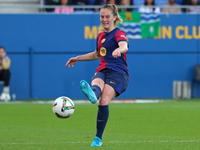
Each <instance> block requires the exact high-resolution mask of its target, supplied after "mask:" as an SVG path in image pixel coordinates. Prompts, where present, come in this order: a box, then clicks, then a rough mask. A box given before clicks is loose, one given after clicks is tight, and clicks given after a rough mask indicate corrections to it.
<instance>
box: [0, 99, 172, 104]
mask: <svg viewBox="0 0 200 150" xmlns="http://www.w3.org/2000/svg"><path fill="white" fill-rule="evenodd" d="M53 102H54V100H48V101H43V100H37V101H23V100H22V101H9V102H4V101H0V104H21V103H34V104H53ZM162 102H165V101H164V100H162V99H161V100H160V99H151V100H148V99H147V100H145V99H120V100H111V102H110V103H162ZM171 102H175V100H172V101H171ZM74 103H75V104H82V103H90V101H89V100H74Z"/></svg>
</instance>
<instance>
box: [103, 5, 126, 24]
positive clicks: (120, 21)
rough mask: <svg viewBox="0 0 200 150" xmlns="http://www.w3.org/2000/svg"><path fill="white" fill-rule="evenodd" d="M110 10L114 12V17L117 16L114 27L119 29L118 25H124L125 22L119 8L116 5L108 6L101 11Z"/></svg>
mask: <svg viewBox="0 0 200 150" xmlns="http://www.w3.org/2000/svg"><path fill="white" fill-rule="evenodd" d="M105 8H107V9H110V10H111V11H112V14H113V16H117V18H116V20H115V21H114V26H115V27H117V25H118V23H122V22H123V20H122V18H121V16H120V15H119V13H118V8H117V6H116V5H115V4H106V5H104V6H103V7H102V8H101V9H105Z"/></svg>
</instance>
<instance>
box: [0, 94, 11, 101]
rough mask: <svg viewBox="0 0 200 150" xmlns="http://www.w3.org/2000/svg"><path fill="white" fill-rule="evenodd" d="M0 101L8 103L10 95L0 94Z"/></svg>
mask: <svg viewBox="0 0 200 150" xmlns="http://www.w3.org/2000/svg"><path fill="white" fill-rule="evenodd" d="M0 99H1V100H2V101H6V102H7V101H10V94H8V93H2V94H1V96H0Z"/></svg>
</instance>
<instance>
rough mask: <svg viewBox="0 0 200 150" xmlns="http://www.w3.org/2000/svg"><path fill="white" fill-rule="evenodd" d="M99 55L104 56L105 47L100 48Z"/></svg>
mask: <svg viewBox="0 0 200 150" xmlns="http://www.w3.org/2000/svg"><path fill="white" fill-rule="evenodd" d="M100 55H101V56H106V48H105V47H101V49H100Z"/></svg>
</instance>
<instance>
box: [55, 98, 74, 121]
mask: <svg viewBox="0 0 200 150" xmlns="http://www.w3.org/2000/svg"><path fill="white" fill-rule="evenodd" d="M52 109H53V113H54V114H55V115H56V116H57V117H58V118H69V117H70V116H71V115H72V114H73V113H74V109H75V105H74V102H73V101H72V100H71V99H70V98H69V97H65V96H61V97H58V98H57V99H56V100H55V101H54V103H53V107H52Z"/></svg>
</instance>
